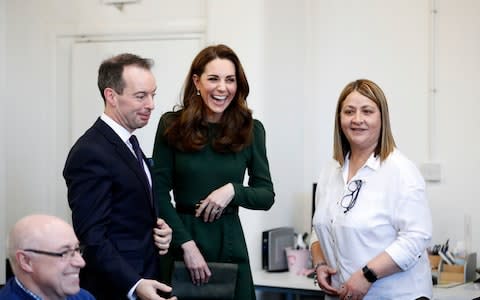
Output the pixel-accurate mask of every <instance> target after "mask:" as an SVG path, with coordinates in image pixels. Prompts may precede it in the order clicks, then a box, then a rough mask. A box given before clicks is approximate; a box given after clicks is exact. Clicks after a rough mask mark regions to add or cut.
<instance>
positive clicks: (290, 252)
mask: <svg viewBox="0 0 480 300" xmlns="http://www.w3.org/2000/svg"><path fill="white" fill-rule="evenodd" d="M285 252H286V255H287V262H288V271H289V272H291V273H295V274H297V275H300V274H302V273H303V272H304V271H305V269H306V268H307V264H308V258H309V257H310V252H309V251H308V249H292V248H290V247H289V248H286V249H285Z"/></svg>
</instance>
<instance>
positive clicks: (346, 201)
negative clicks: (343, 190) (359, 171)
mask: <svg viewBox="0 0 480 300" xmlns="http://www.w3.org/2000/svg"><path fill="white" fill-rule="evenodd" d="M361 188H362V180H360V179H357V180H353V181H351V182H350V183H349V184H348V186H347V190H348V193H347V194H346V195H345V196H343V198H342V201H340V203H341V205H342V207H343V208H345V210H344V211H343V213H344V214H346V213H347V212H348V211H349V210H351V209H352V208H353V207H354V206H355V202H357V197H358V193H360V189H361Z"/></svg>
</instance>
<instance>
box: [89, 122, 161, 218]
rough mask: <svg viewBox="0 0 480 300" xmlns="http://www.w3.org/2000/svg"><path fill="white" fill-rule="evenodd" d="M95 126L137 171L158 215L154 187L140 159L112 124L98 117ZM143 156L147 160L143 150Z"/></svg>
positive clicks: (130, 166)
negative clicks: (141, 165)
mask: <svg viewBox="0 0 480 300" xmlns="http://www.w3.org/2000/svg"><path fill="white" fill-rule="evenodd" d="M93 127H95V128H96V129H98V130H99V131H100V132H101V133H102V134H103V136H105V138H106V139H107V140H108V141H109V142H110V143H111V144H112V145H113V146H114V148H115V151H116V152H117V154H118V156H119V157H120V158H121V159H122V160H123V161H124V162H125V163H126V164H127V165H128V167H129V168H130V169H131V170H132V172H134V173H135V175H136V176H137V177H138V179H140V181H141V182H142V185H143V187H144V189H145V192H146V193H147V197H146V198H147V199H146V200H147V201H148V202H149V204H150V206H151V207H152V210H153V213H154V214H155V215H156V210H155V201H154V198H153V195H152V194H151V191H152V190H153V189H152V187H151V186H150V183H149V182H148V179H147V176H146V174H145V172H144V170H142V169H141V168H140V165H139V164H138V161H137V159H136V158H135V156H134V155H133V153H132V152H131V151H130V149H129V148H128V147H127V145H126V144H125V143H124V142H123V141H122V139H121V138H120V137H119V136H118V134H116V133H115V131H113V129H112V128H110V126H108V125H107V123H105V122H104V121H102V120H101V119H100V118H98V119H97V121H96V122H95V124H94V125H93ZM142 156H143V159H144V160H145V154H144V153H143V152H142ZM145 161H146V160H145ZM149 172H150V168H149ZM150 174H151V173H150ZM150 176H151V175H150ZM152 180H153V178H152ZM152 184H153V183H152ZM149 195H152V199H149Z"/></svg>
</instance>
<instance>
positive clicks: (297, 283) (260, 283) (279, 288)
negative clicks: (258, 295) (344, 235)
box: [252, 270, 323, 300]
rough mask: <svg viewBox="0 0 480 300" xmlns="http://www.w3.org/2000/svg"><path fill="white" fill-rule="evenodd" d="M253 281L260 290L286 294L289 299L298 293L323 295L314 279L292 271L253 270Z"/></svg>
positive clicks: (291, 299)
mask: <svg viewBox="0 0 480 300" xmlns="http://www.w3.org/2000/svg"><path fill="white" fill-rule="evenodd" d="M252 276H253V283H254V284H255V289H256V290H258V291H273V292H277V293H282V294H285V296H286V299H287V300H293V299H295V296H296V295H308V296H321V297H322V298H320V299H323V292H322V291H321V290H320V288H319V287H318V286H315V285H314V284H313V279H312V278H308V277H306V276H302V275H296V274H293V273H290V272H266V271H264V270H252Z"/></svg>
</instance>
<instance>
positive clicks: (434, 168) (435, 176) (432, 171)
mask: <svg viewBox="0 0 480 300" xmlns="http://www.w3.org/2000/svg"><path fill="white" fill-rule="evenodd" d="M420 172H421V173H422V175H423V178H424V179H425V181H429V182H439V181H441V180H442V166H441V165H440V164H439V163H433V162H428V163H423V164H422V165H421V166H420Z"/></svg>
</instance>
